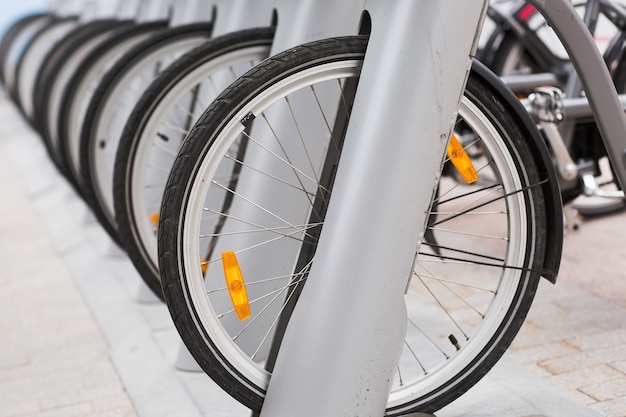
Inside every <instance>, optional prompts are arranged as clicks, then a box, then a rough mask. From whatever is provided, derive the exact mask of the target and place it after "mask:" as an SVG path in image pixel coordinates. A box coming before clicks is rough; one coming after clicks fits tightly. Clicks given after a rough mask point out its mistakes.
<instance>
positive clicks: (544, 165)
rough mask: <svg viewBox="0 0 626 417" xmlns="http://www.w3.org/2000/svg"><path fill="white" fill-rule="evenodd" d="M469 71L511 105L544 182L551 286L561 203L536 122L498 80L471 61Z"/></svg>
mask: <svg viewBox="0 0 626 417" xmlns="http://www.w3.org/2000/svg"><path fill="white" fill-rule="evenodd" d="M472 71H473V72H474V73H475V74H476V75H478V76H479V77H481V78H482V79H483V80H484V81H485V82H486V83H489V84H490V85H491V86H492V87H493V88H494V89H495V90H496V91H498V93H500V94H501V97H502V99H504V100H505V101H506V103H507V104H508V105H509V106H510V109H511V116H513V117H515V118H516V119H517V121H518V122H519V125H520V126H521V127H522V128H524V129H525V130H526V132H525V133H526V134H525V136H526V138H527V142H528V145H529V147H530V150H531V152H532V154H533V156H534V158H535V161H536V163H537V167H538V169H539V173H540V175H541V178H542V179H544V180H545V181H544V182H543V184H542V185H541V186H542V190H543V194H544V199H545V204H546V215H547V227H548V230H547V233H546V237H545V238H546V249H545V254H544V261H543V267H542V271H541V276H542V277H544V278H546V279H547V280H548V281H550V282H552V283H553V284H554V283H556V278H557V274H558V272H559V267H560V264H561V255H562V252H563V203H562V200H561V189H560V186H559V181H558V178H557V175H556V171H555V169H554V165H553V163H552V157H551V155H550V152H549V150H548V147H547V146H546V143H545V141H544V140H543V138H542V136H541V134H540V133H539V130H538V129H537V126H536V124H535V122H534V121H533V120H532V118H531V117H530V115H529V114H528V112H527V111H526V109H525V108H524V106H523V105H522V104H521V102H520V101H519V100H518V99H517V97H515V95H514V94H513V92H512V91H511V90H510V89H509V88H508V87H507V86H506V85H505V84H504V83H503V82H502V81H501V80H500V78H499V77H497V76H496V75H495V74H494V73H493V72H491V71H490V70H489V69H488V68H487V67H486V66H485V65H483V64H482V63H481V62H479V61H478V60H474V62H473V64H472Z"/></svg>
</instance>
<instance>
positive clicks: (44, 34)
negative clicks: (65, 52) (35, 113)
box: [11, 16, 78, 125]
mask: <svg viewBox="0 0 626 417" xmlns="http://www.w3.org/2000/svg"><path fill="white" fill-rule="evenodd" d="M77 21H78V18H77V17H76V16H67V17H63V18H58V19H56V20H55V21H54V22H52V23H51V24H49V25H46V26H45V27H44V28H42V29H41V30H40V31H39V32H38V33H37V35H35V36H34V37H33V38H32V39H31V40H30V41H29V42H28V45H26V47H25V48H24V50H23V51H22V54H21V55H20V58H19V60H18V62H17V65H16V68H15V84H14V86H13V87H14V88H13V90H12V91H11V98H12V99H13V101H14V102H15V104H16V105H17V107H18V109H19V110H20V111H21V112H22V114H23V115H24V118H25V119H26V120H27V121H28V122H29V123H30V124H31V125H32V120H31V118H30V117H29V116H28V115H27V114H26V111H25V109H24V103H22V98H21V97H20V90H19V89H20V83H21V81H22V77H23V74H22V70H23V69H25V67H26V66H27V65H26V63H25V62H24V60H25V59H26V57H27V56H28V54H29V52H30V50H31V48H34V47H35V46H37V42H38V41H40V40H44V41H47V38H48V36H49V31H52V30H55V28H56V27H59V26H62V25H66V24H71V23H74V24H77ZM69 31H71V29H69V30H68V33H69ZM54 44H55V43H52V44H50V46H51V47H54ZM40 63H41V64H43V57H42V60H40ZM37 70H38V69H37Z"/></svg>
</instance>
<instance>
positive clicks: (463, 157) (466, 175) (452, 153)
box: [446, 134, 478, 184]
mask: <svg viewBox="0 0 626 417" xmlns="http://www.w3.org/2000/svg"><path fill="white" fill-rule="evenodd" d="M446 153H447V155H448V158H450V161H452V164H453V165H454V167H455V168H456V170H457V171H458V172H459V174H461V176H462V177H463V179H465V181H466V182H467V183H468V184H471V183H473V182H475V181H476V180H478V174H477V173H476V170H475V169H474V164H472V160H471V158H470V157H469V155H468V154H467V152H465V149H463V145H461V142H459V140H458V139H457V138H456V136H454V134H452V136H451V137H450V143H449V144H448V151H447V152H446Z"/></svg>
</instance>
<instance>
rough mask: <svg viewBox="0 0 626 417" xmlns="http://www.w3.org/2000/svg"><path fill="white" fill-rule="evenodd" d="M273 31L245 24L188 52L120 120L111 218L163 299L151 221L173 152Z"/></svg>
mask: <svg viewBox="0 0 626 417" xmlns="http://www.w3.org/2000/svg"><path fill="white" fill-rule="evenodd" d="M273 36H274V30H273V28H260V29H251V30H245V31H241V32H235V33H232V34H228V35H225V36H220V37H219V38H216V39H212V40H211V41H209V42H207V43H205V44H204V45H202V46H199V47H197V48H195V49H193V50H192V51H189V52H188V53H187V54H185V55H184V56H182V57H181V58H179V59H178V60H176V61H175V62H174V63H173V64H172V65H170V66H169V67H167V69H166V70H165V71H164V72H163V73H162V74H161V75H160V76H159V77H158V78H157V79H155V80H154V82H152V84H150V86H149V87H148V88H147V89H146V91H145V93H144V94H143V95H142V97H141V99H140V100H139V101H138V103H137V105H136V106H135V109H134V110H133V112H132V114H131V115H130V117H129V118H128V120H127V122H126V126H125V127H124V131H123V133H122V137H121V139H120V143H119V146H118V149H117V154H116V158H115V167H114V175H113V177H114V178H113V199H114V209H115V210H114V211H115V222H116V224H117V231H118V235H119V237H120V242H121V243H122V246H123V247H124V248H125V249H126V252H127V253H128V255H129V257H130V259H131V260H132V262H133V264H134V265H135V268H136V269H137V271H138V272H139V274H140V275H141V277H142V279H143V280H144V282H145V283H146V284H147V285H148V287H149V288H150V289H151V290H152V291H153V292H154V293H155V294H156V295H157V296H158V297H159V298H161V299H162V298H163V291H162V290H161V279H160V275H159V271H158V259H157V239H156V229H157V227H156V225H157V223H158V216H157V215H158V212H159V208H160V206H161V198H162V195H163V190H164V189H165V181H166V180H167V175H168V173H169V169H170V168H171V166H172V164H173V162H174V156H175V155H176V152H177V150H178V148H179V147H180V144H181V142H182V140H183V138H184V137H185V136H186V134H187V133H188V131H189V130H190V129H191V127H192V126H193V124H194V123H195V122H196V121H197V120H198V118H199V117H200V115H201V114H202V112H204V111H205V110H206V108H207V107H208V105H209V104H210V103H211V102H212V101H213V100H214V99H215V97H217V95H218V94H219V93H221V92H222V90H224V89H225V88H226V87H227V86H228V84H230V83H232V82H233V81H235V79H236V78H238V77H239V76H240V75H243V73H244V72H245V71H247V70H249V69H250V68H251V67H253V66H254V65H256V64H258V63H259V62H260V61H261V60H262V59H264V58H266V57H267V56H268V55H269V48H270V45H271V42H272V39H273Z"/></svg>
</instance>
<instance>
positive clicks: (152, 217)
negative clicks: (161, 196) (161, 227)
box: [150, 213, 159, 226]
mask: <svg viewBox="0 0 626 417" xmlns="http://www.w3.org/2000/svg"><path fill="white" fill-rule="evenodd" d="M150 221H151V222H152V224H154V225H155V226H157V225H158V224H159V213H152V214H151V215H150Z"/></svg>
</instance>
